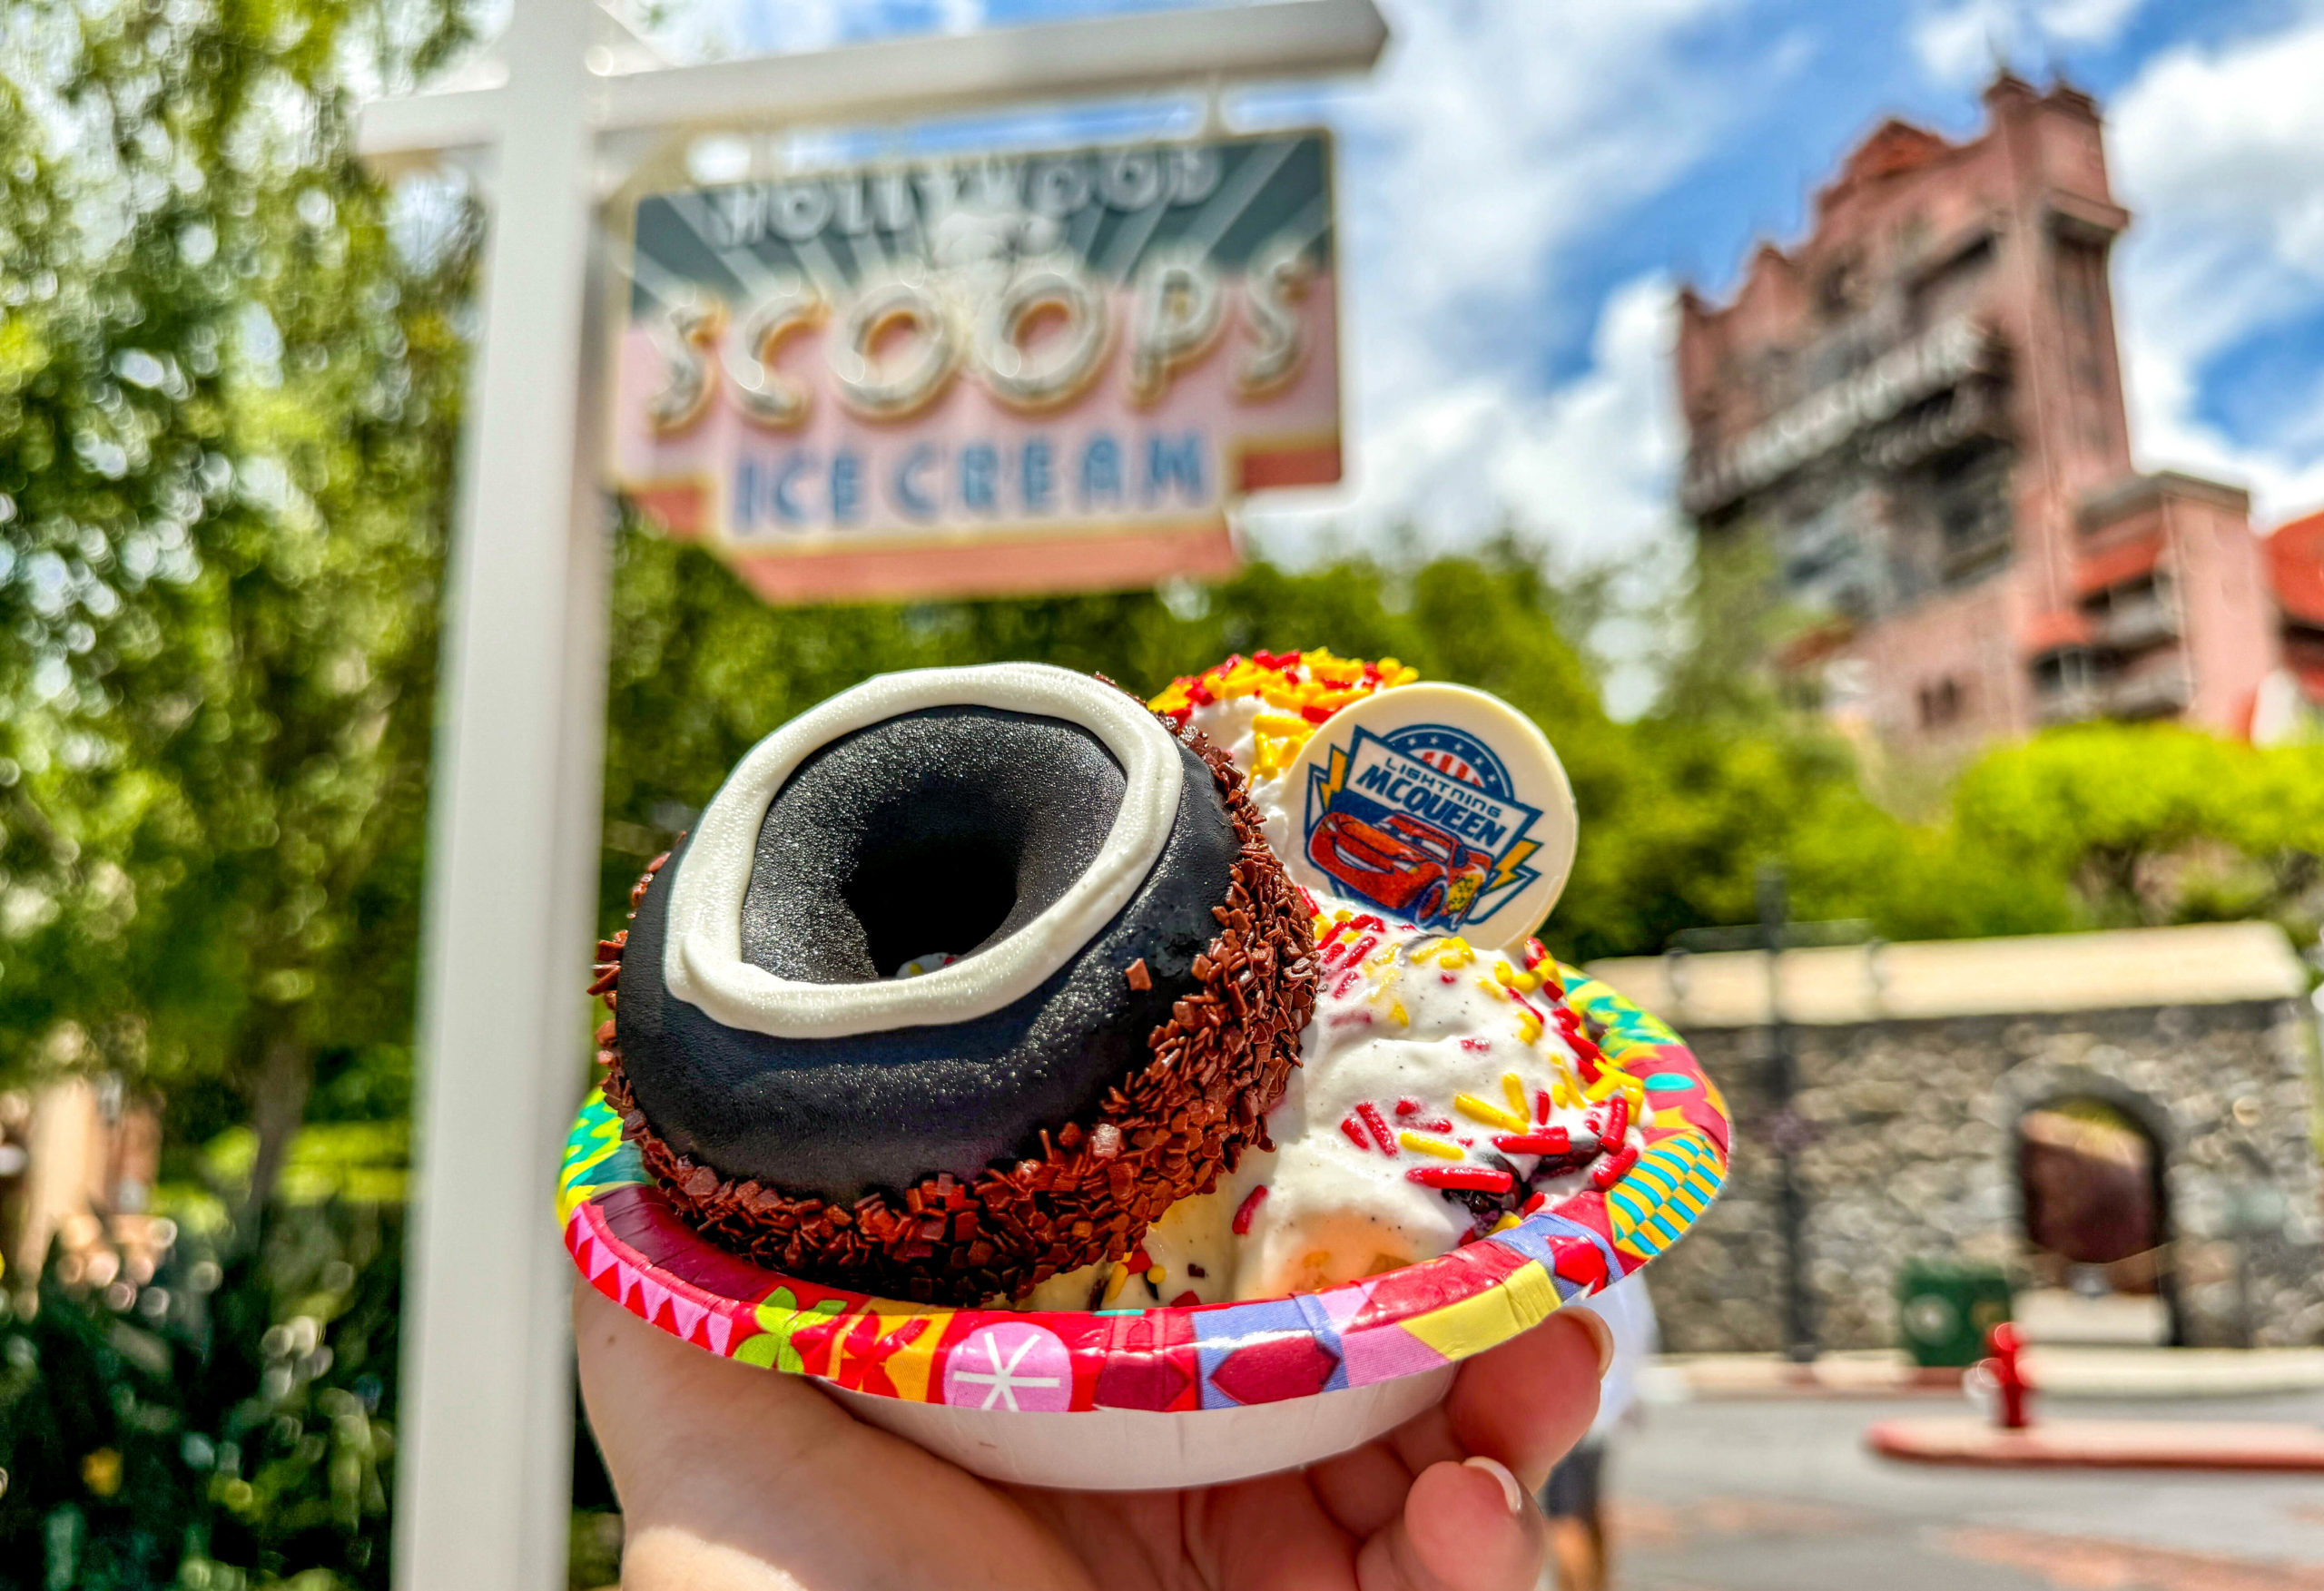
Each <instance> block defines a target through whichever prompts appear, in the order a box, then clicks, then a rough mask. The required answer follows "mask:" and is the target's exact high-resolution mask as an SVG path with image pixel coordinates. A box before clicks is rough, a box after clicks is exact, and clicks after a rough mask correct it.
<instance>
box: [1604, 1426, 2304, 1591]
mask: <svg viewBox="0 0 2324 1591" xmlns="http://www.w3.org/2000/svg"><path fill="white" fill-rule="evenodd" d="M1955 1397H1956V1398H1957V1397H1958V1394H1957V1393H1955ZM1941 1410H1944V1406H1943V1405H1942V1404H1940V1403H1937V1402H1935V1401H1934V1400H1933V1399H1931V1398H1930V1397H1928V1396H1925V1395H1924V1396H1916V1397H1911V1398H1901V1399H1900V1398H1891V1399H1866V1398H1844V1399H1833V1398H1809V1397H1787V1398H1780V1399H1717V1400H1709V1401H1699V1402H1691V1403H1680V1404H1675V1405H1663V1406H1659V1407H1651V1408H1649V1409H1645V1410H1644V1423H1643V1425H1642V1427H1641V1429H1639V1430H1638V1431H1637V1432H1635V1433H1633V1434H1631V1435H1630V1436H1628V1437H1627V1438H1625V1439H1622V1440H1621V1442H1620V1445H1619V1446H1618V1447H1617V1448H1616V1449H1615V1450H1614V1453H1613V1457H1612V1458H1611V1461H1610V1471H1609V1482H1610V1488H1611V1490H1612V1493H1613V1495H1614V1498H1615V1499H1616V1502H1615V1507H1614V1521H1615V1525H1616V1528H1617V1531H1618V1533H1619V1537H1620V1540H1619V1543H1618V1547H1617V1563H1618V1566H1619V1572H1618V1574H1617V1576H1616V1579H1615V1585H1616V1586H1617V1587H1619V1588H1620V1591H1866V1588H1867V1587H1870V1588H1873V1591H2324V1486H2319V1483H2318V1481H2317V1479H2316V1478H2314V1477H2312V1476H2299V1475H2181V1474H2175V1473H2164V1472H2155V1471H2121V1470H2116V1471H2041V1470H1988V1469H1975V1468H1931V1467H1925V1466H1920V1465H1909V1464H1899V1463H1896V1462H1894V1461H1891V1460H1887V1459H1883V1458H1877V1457H1875V1456H1874V1455H1873V1454H1871V1453H1870V1452H1868V1451H1867V1450H1866V1447H1865V1441H1864V1438H1865V1431H1866V1428H1867V1427H1868V1426H1869V1425H1871V1424H1872V1423H1873V1422H1874V1421H1875V1420H1878V1419H1900V1418H1910V1417H1915V1416H1918V1417H1925V1416H1928V1415H1931V1414H1934V1413H1937V1412H1940V1411H1941ZM1945 1411H1949V1410H1945ZM2093 1412H2094V1411H2093ZM2106 1412H2107V1413H2108V1414H2109V1415H2110V1416H2111V1415H2120V1416H2122V1417H2123V1418H2126V1419H2203V1420H2245V1421H2251V1420H2258V1421H2270V1422H2293V1423H2305V1424H2307V1425H2309V1426H2324V1394H2318V1393H2309V1394H2302V1395H2299V1396H2293V1397H2260V1398H2239V1399H2173V1400H2171V1401H2167V1402H2162V1401H2158V1402H2151V1403H2149V1402H2132V1403H2123V1404H2121V1405H2118V1406H2116V1407H2114V1408H2111V1409H2108V1410H2107V1411H2106Z"/></svg>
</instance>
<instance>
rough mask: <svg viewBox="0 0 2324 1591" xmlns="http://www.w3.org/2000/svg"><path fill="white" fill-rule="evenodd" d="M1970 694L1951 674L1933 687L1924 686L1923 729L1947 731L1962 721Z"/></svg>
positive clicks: (1922, 689)
mask: <svg viewBox="0 0 2324 1591" xmlns="http://www.w3.org/2000/svg"><path fill="white" fill-rule="evenodd" d="M1968 705H1969V692H1967V691H1965V690H1964V689H1963V688H1962V685H1961V682H1960V681H1959V680H1956V679H1955V678H1953V677H1952V676H1951V675H1950V674H1948V675H1946V676H1945V678H1944V679H1941V680H1939V681H1937V682H1936V683H1935V684H1933V685H1923V686H1922V687H1921V691H1920V706H1921V727H1922V728H1923V729H1945V728H1948V727H1950V726H1951V725H1953V724H1955V723H1958V722H1960V721H1961V715H1962V713H1963V712H1965V711H1967V709H1968Z"/></svg>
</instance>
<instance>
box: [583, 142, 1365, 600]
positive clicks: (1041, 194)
mask: <svg viewBox="0 0 2324 1591" xmlns="http://www.w3.org/2000/svg"><path fill="white" fill-rule="evenodd" d="M633 219H634V239H635V246H634V250H633V254H632V264H631V272H630V281H629V287H628V301H627V307H626V314H625V319H624V321H623V323H622V326H621V330H620V347H619V349H618V351H617V354H616V363H615V368H616V370H617V375H616V378H615V399H614V401H615V415H614V433H613V434H614V444H613V446H614V459H613V465H614V468H613V473H614V480H615V486H616V487H617V488H618V489H620V490H622V491H624V492H625V493H627V494H628V495H629V496H630V497H631V498H632V500H634V501H635V502H636V503H637V504H638V505H639V506H641V507H642V508H644V509H645V512H646V513H647V514H648V515H649V516H652V517H653V518H655V520H656V521H658V522H659V523H660V524H661V525H662V526H663V527H664V528H665V530H666V531H667V532H668V533H669V534H670V535H675V536H681V537H692V538H697V539H699V540H701V541H703V542H704V543H705V544H706V545H708V546H709V547H710V548H711V549H712V550H713V551H714V552H715V553H716V554H717V555H719V556H720V557H722V558H724V559H725V560H726V561H727V562H728V563H729V564H731V565H733V566H734V569H735V570H736V572H737V573H738V574H740V575H742V577H743V579H744V580H745V581H747V582H749V583H750V584H752V585H753V587H754V588H755V589H756V590H758V591H759V592H760V594H763V595H764V596H765V597H767V598H768V600H770V601H778V602H795V601H808V600H832V599H845V598H849V597H874V596H920V595H937V594H979V593H987V594H989V593H1000V592H1033V591H1059V590H1070V589H1077V588H1081V589H1088V588H1096V587H1102V586H1117V587H1119V586H1129V585H1136V584H1148V583H1151V582H1153V581H1156V580H1158V579H1161V578H1163V577H1164V576H1166V575H1174V574H1192V575H1213V574H1223V573H1225V572H1226V571H1227V570H1228V569H1230V568H1231V567H1232V566H1233V562H1234V554H1233V548H1232V545H1231V543H1230V541H1229V539H1228V536H1227V531H1226V509H1227V507H1228V506H1229V505H1231V504H1233V503H1234V502H1235V501H1236V500H1237V499H1238V498H1239V497H1241V496H1243V495H1244V494H1246V493H1248V492H1252V491H1256V490H1260V489H1263V488H1265V487H1268V486H1316V485H1324V484H1327V483H1329V482H1333V481H1336V480H1338V479H1339V478H1340V432H1339V359H1338V329H1337V318H1336V311H1335V302H1334V274H1333V250H1332V242H1333V231H1332V199H1331V150H1330V143H1329V141H1328V138H1327V136H1326V135H1325V134H1324V133H1320V132H1300V133H1275V134H1268V135H1266V136H1264V137H1255V138H1235V139H1209V140H1203V141H1198V142H1175V143H1156V144H1127V145H1116V146H1111V147H1106V148H1097V149H1081V150H1069V151H1062V152H1049V153H1036V154H1011V155H1005V156H993V155H982V154H980V155H973V156H960V157H945V158H941V159H931V160H925V161H917V162H908V163H904V164H898V165H891V166H880V167H868V168H863V169H857V170H847V171H837V172H821V173H812V174H801V175H797V176H793V177H786V178H783V179H781V180H777V181H769V182H740V183H734V184H729V185H725V186H721V187H707V188H696V189H688V190H684V191H681V192H660V193H653V194H649V195H648V196H646V197H645V198H644V199H642V200H640V201H638V203H637V207H636V211H635V217H634V218H633Z"/></svg>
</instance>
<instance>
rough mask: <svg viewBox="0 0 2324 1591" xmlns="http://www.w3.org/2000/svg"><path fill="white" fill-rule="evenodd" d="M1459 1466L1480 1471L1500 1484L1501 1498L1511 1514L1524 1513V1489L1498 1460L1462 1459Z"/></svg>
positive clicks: (1506, 1466) (1507, 1467)
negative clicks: (1507, 1505)
mask: <svg viewBox="0 0 2324 1591" xmlns="http://www.w3.org/2000/svg"><path fill="white" fill-rule="evenodd" d="M1461 1465H1462V1468H1464V1469H1482V1470H1483V1471H1484V1472H1485V1473H1486V1474H1487V1475H1490V1476H1492V1478H1494V1479H1495V1480H1498V1481H1499V1482H1501V1495H1502V1500H1503V1501H1505V1502H1507V1503H1508V1504H1509V1511H1510V1512H1511V1513H1512V1514H1521V1513H1523V1512H1524V1511H1525V1488H1523V1487H1521V1486H1520V1485H1518V1484H1517V1477H1515V1476H1514V1475H1512V1474H1511V1473H1510V1472H1509V1466H1508V1465H1506V1464H1503V1463H1502V1461H1501V1460H1500V1459H1498V1458H1463V1459H1462V1460H1461Z"/></svg>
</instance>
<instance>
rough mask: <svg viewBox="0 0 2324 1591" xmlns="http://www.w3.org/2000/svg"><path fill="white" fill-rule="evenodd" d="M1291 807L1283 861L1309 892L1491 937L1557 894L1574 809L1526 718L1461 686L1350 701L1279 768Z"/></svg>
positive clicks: (1526, 920) (1514, 929)
mask: <svg viewBox="0 0 2324 1591" xmlns="http://www.w3.org/2000/svg"><path fill="white" fill-rule="evenodd" d="M1284 785H1285V790H1284V805H1285V807H1287V808H1288V809H1289V810H1291V811H1292V812H1294V813H1296V814H1298V828H1297V833H1296V836H1295V838H1296V840H1297V843H1296V845H1295V847H1293V848H1287V849H1286V851H1285V856H1284V858H1283V863H1284V867H1285V869H1287V870H1288V871H1289V872H1290V874H1291V876H1292V878H1293V879H1295V880H1296V881H1297V882H1299V883H1301V884H1304V885H1305V886H1306V887H1307V888H1308V889H1312V890H1314V891H1315V892H1316V893H1317V894H1319V895H1332V896H1336V897H1338V898H1339V899H1343V900H1347V901H1351V902H1354V903H1358V904H1361V905H1364V906H1368V907H1371V908H1373V909H1374V910H1376V911H1378V912H1380V913H1381V914H1382V915H1383V916H1385V917H1393V918H1399V919H1401V920H1402V921H1404V922H1409V923H1413V924H1415V925H1417V926H1419V927H1421V928H1431V929H1434V930H1436V931H1438V932H1442V933H1447V934H1458V935H1460V936H1461V937H1462V938H1465V939H1468V940H1470V941H1471V942H1472V943H1474V944H1478V945H1482V946H1492V947H1495V948H1500V947H1506V946H1512V945H1515V944H1517V943H1518V942H1520V941H1521V940H1522V939H1523V938H1525V937H1526V936H1527V935H1528V934H1531V932H1532V931H1533V930H1534V929H1535V928H1538V927H1539V926H1540V925H1541V919H1542V918H1545V917H1547V916H1548V915H1549V914H1550V908H1551V907H1552V906H1555V905H1556V904H1557V899H1558V894H1559V892H1560V891H1561V890H1562V889H1564V888H1565V880H1566V875H1567V874H1568V873H1569V872H1571V870H1572V869H1573V852H1574V844H1575V840H1576V838H1577V836H1578V835H1579V832H1580V827H1581V823H1580V816H1579V814H1578V813H1577V812H1576V810H1575V808H1574V804H1573V787H1572V786H1571V785H1570V784H1568V783H1567V782H1566V777H1565V768H1564V766H1563V765H1562V764H1561V763H1560V762H1559V761H1558V754H1557V752H1556V751H1553V750H1552V749H1551V746H1550V742H1549V741H1548V740H1547V739H1546V738H1545V737H1544V736H1543V735H1542V733H1541V731H1540V730H1539V729H1537V728H1535V727H1534V725H1533V722H1532V720H1531V719H1529V718H1527V717H1526V716H1525V715H1524V714H1522V713H1521V712H1518V711H1517V710H1516V709H1515V708H1513V707H1512V706H1510V705H1509V703H1508V702H1503V701H1502V699H1501V698H1500V697H1498V696H1493V695H1489V694H1487V693H1486V692H1482V691H1476V690H1472V689H1470V688H1469V687H1468V686H1466V685H1445V684H1434V683H1420V684H1412V685H1403V686H1399V687H1398V688H1396V689H1395V690H1393V691H1382V692H1378V693H1376V694H1374V695H1371V696H1366V697H1365V698H1364V699H1363V700H1362V701H1360V702H1351V703H1349V704H1348V705H1347V706H1345V707H1343V708H1341V709H1340V710H1339V711H1338V712H1335V713H1334V714H1333V715H1332V716H1331V717H1330V718H1329V719H1327V720H1325V721H1324V723H1323V724H1322V726H1321V727H1319V728H1318V729H1317V730H1316V731H1315V734H1314V735H1312V736H1311V737H1309V739H1308V741H1307V744H1306V745H1305V747H1304V748H1303V749H1302V750H1301V751H1300V753H1299V755H1298V757H1297V758H1296V759H1295V761H1293V762H1292V764H1291V767H1290V768H1289V769H1288V770H1287V771H1285V775H1284Z"/></svg>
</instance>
